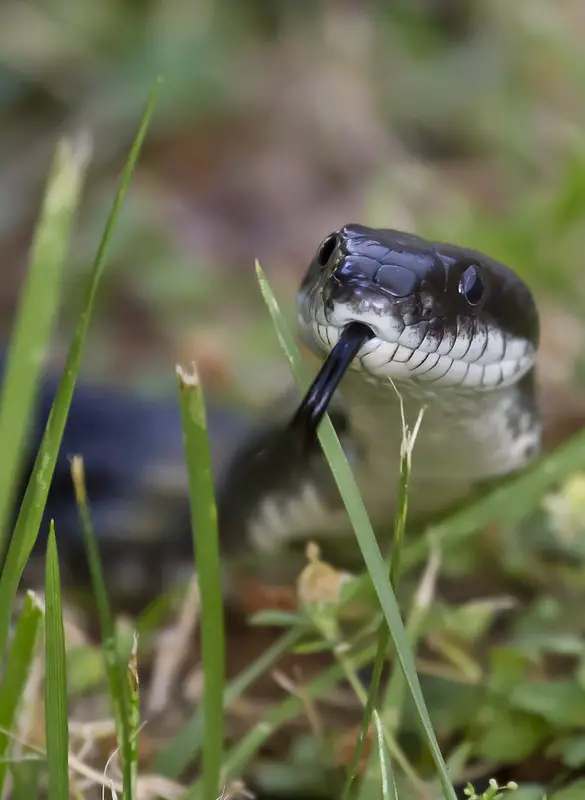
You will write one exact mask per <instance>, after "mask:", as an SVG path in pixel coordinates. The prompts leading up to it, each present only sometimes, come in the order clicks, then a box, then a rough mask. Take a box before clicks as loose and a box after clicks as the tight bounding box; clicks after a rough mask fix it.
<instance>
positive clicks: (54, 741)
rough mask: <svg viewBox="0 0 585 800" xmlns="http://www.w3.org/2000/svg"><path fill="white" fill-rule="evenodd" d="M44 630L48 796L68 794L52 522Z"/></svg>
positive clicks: (61, 799)
mask: <svg viewBox="0 0 585 800" xmlns="http://www.w3.org/2000/svg"><path fill="white" fill-rule="evenodd" d="M45 604H46V614H47V631H46V645H45V727H46V739H47V763H48V767H49V797H50V798H51V800H68V797H69V725H68V713H67V671H66V664H65V631H64V629H63V606H62V603H61V581H60V578H59V558H58V555H57V540H56V539H55V526H54V525H53V522H51V529H50V531H49V541H48V543H47V565H46V576H45Z"/></svg>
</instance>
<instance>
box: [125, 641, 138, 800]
mask: <svg viewBox="0 0 585 800" xmlns="http://www.w3.org/2000/svg"><path fill="white" fill-rule="evenodd" d="M126 688H127V692H128V700H129V704H128V705H129V710H130V716H129V720H128V722H129V725H128V729H129V730H128V733H129V744H130V753H129V762H128V763H129V772H130V782H129V783H128V784H127V783H126V780H124V798H126V797H127V798H128V800H133V798H134V797H136V783H137V781H138V734H139V732H140V681H139V680H138V636H137V635H136V634H134V641H133V643H132V651H131V653H130V660H129V661H128V669H127V671H126Z"/></svg>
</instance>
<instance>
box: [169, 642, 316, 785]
mask: <svg viewBox="0 0 585 800" xmlns="http://www.w3.org/2000/svg"><path fill="white" fill-rule="evenodd" d="M303 633H304V629H302V628H293V629H292V630H290V631H287V633H285V634H284V635H283V636H281V637H280V639H277V641H276V642H274V643H273V644H272V645H270V647H268V648H266V650H264V652H262V653H261V655H260V656H258V658H257V659H256V660H255V661H253V662H252V664H250V665H249V666H248V667H246V669H245V670H243V671H242V672H241V673H240V674H239V675H238V677H237V678H235V679H234V680H233V681H231V682H230V683H229V684H228V686H226V689H225V691H224V693H223V709H224V711H225V710H226V709H228V708H229V707H230V706H231V705H233V703H235V702H236V700H238V698H240V697H241V696H242V695H243V694H244V692H245V691H246V690H247V689H248V688H249V687H250V686H251V685H252V684H253V683H255V682H256V681H257V680H258V678H259V677H260V676H261V675H264V673H265V672H267V671H268V670H269V669H270V667H272V666H273V664H275V663H276V661H278V659H279V658H280V657H281V656H282V655H284V654H285V653H288V652H289V650H292V648H293V647H294V646H295V645H296V644H297V643H298V642H299V640H300V639H301V637H302V635H303ZM203 735H204V730H203V711H202V709H199V710H198V711H197V713H196V714H195V715H194V716H193V717H192V718H191V719H190V720H189V722H188V723H187V724H186V725H185V726H184V727H183V728H182V729H181V730H180V731H179V733H178V734H177V735H176V736H174V737H173V738H172V739H171V741H170V742H169V744H168V745H166V747H165V748H164V750H161V751H160V752H159V753H158V755H157V757H156V759H155V762H154V769H155V772H157V773H160V774H161V775H166V777H168V778H174V779H178V778H179V777H180V776H181V774H182V773H183V771H184V770H185V769H186V768H187V767H188V766H189V764H190V763H191V762H193V761H194V760H195V758H197V756H198V755H199V751H200V749H201V745H202V742H203Z"/></svg>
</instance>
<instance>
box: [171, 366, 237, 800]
mask: <svg viewBox="0 0 585 800" xmlns="http://www.w3.org/2000/svg"><path fill="white" fill-rule="evenodd" d="M177 378H178V384H179V397H180V402H181V417H182V422H183V437H184V442H185V456H186V461H187V471H188V474H189V500H190V504H191V528H192V531H193V545H194V550H195V561H196V564H197V576H198V580H199V589H200V593H201V662H202V666H203V679H204V682H205V691H204V694H203V699H202V708H203V724H204V729H205V734H204V739H203V797H204V798H210V799H211V798H215V797H218V796H219V795H220V794H221V789H220V769H221V763H222V759H223V690H224V683H225V630H224V618H223V599H222V584H221V565H220V551H219V532H218V525H217V509H216V505H215V488H214V480H213V471H212V466H211V451H210V447H209V439H208V435H207V423H206V415H205V402H204V398H203V392H202V390H201V385H200V383H199V378H198V376H197V373H196V371H195V367H194V366H193V370H192V371H191V372H186V371H185V370H183V369H181V368H180V367H177Z"/></svg>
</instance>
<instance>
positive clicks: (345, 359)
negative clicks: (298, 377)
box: [289, 322, 374, 441]
mask: <svg viewBox="0 0 585 800" xmlns="http://www.w3.org/2000/svg"><path fill="white" fill-rule="evenodd" d="M373 335H374V334H373V333H372V331H371V330H370V328H368V326H367V325H362V323H361V322H350V323H349V325H346V327H345V328H344V329H343V331H342V332H341V335H340V337H339V339H338V341H337V344H336V345H335V347H334V348H333V349H332V350H331V352H330V353H329V355H328V357H327V360H326V361H325V363H324V364H323V366H322V367H321V369H320V370H319V372H318V374H317V377H316V378H315V380H314V381H313V383H312V384H311V386H310V387H309V389H308V391H307V394H306V395H305V397H304V398H303V401H302V402H301V404H300V406H299V407H298V409H297V411H296V413H295V415H294V416H293V418H292V420H291V421H290V423H289V430H293V431H295V432H296V433H298V432H300V433H301V434H302V435H303V438H304V439H305V441H310V440H311V439H312V438H314V436H315V434H316V433H317V428H318V427H319V423H320V422H321V420H322V419H323V416H324V415H325V412H326V411H327V408H328V406H329V403H330V402H331V398H332V397H333V394H334V392H335V390H336V389H337V387H338V386H339V384H340V383H341V379H342V378H343V376H344V375H345V373H346V372H347V370H348V368H349V365H350V364H351V362H352V361H353V359H354V358H355V357H356V355H357V354H358V352H359V351H360V348H361V347H362V346H363V345H364V344H365V343H366V342H367V341H368V339H371V338H372V336H373Z"/></svg>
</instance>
